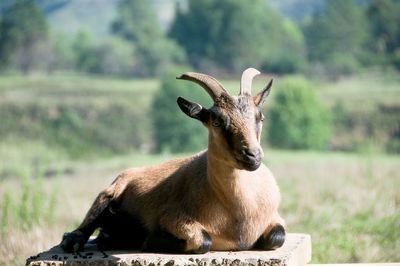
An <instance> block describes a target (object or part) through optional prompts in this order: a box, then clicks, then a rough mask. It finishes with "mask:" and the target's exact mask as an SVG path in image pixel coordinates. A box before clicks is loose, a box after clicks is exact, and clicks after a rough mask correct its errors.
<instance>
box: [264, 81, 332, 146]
mask: <svg viewBox="0 0 400 266" xmlns="http://www.w3.org/2000/svg"><path fill="white" fill-rule="evenodd" d="M275 93H276V95H275V99H274V102H273V104H272V106H271V110H270V111H269V128H268V130H267V132H268V141H269V143H270V144H271V145H272V146H275V147H278V148H288V149H322V148H324V147H326V145H327V143H328V140H329V137H330V134H331V119H330V116H329V113H328V111H327V110H326V109H325V108H324V107H323V106H322V105H321V103H320V102H319V100H318V98H317V97H316V95H315V93H314V91H313V90H312V89H311V87H310V85H309V84H308V83H307V82H306V81H305V80H303V79H298V78H296V79H286V80H283V81H282V82H280V85H279V87H278V88H277V90H275Z"/></svg>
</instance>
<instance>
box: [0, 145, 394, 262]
mask: <svg viewBox="0 0 400 266" xmlns="http://www.w3.org/2000/svg"><path fill="white" fill-rule="evenodd" d="M41 151H42V152H43V150H41ZM265 152H266V159H265V162H266V164H267V165H268V166H269V167H270V169H271V170H272V171H273V173H274V174H275V176H276V178H277V180H278V183H279V185H280V187H281V191H282V206H281V212H282V216H283V217H284V218H285V219H286V221H287V225H288V230H289V232H302V233H308V234H311V236H312V240H313V250H314V253H313V262H321V263H326V262H359V261H362V262H376V261H381V262H382V261H398V260H399V259H400V258H399V254H398V252H397V250H399V248H400V236H399V230H397V229H398V228H399V226H400V224H399V221H400V216H399V213H400V191H399V190H398V187H399V186H400V173H399V172H398V165H399V164H400V158H399V157H396V156H388V155H385V156H381V155H375V154H367V155H365V154H364V155H358V154H346V153H321V152H304V151H297V152H291V151H281V150H271V149H268V148H266V149H265ZM44 153H45V152H44ZM3 156H5V154H4V153H3ZM176 156H178V157H180V156H185V155H175V156H174V157H176ZM169 158H172V156H170V155H168V154H165V155H148V154H146V155H143V154H138V153H134V154H129V155H125V156H116V157H109V158H100V159H97V160H95V159H92V160H88V161H77V162H73V161H65V162H64V165H67V166H68V168H69V169H72V171H71V172H69V173H60V174H58V175H57V176H55V177H51V178H47V179H42V180H43V183H42V184H40V183H38V182H42V181H38V180H37V179H36V180H35V179H34V180H31V181H29V182H28V183H27V181H26V180H25V179H23V178H21V179H20V181H17V180H16V179H8V178H6V179H4V180H2V181H1V185H0V199H2V201H1V205H2V208H1V209H2V212H0V221H2V225H1V226H2V228H3V229H2V231H3V232H2V239H3V241H1V243H0V258H2V260H3V261H0V264H2V263H3V264H4V263H6V264H10V263H13V262H14V263H16V264H18V263H22V262H23V261H24V259H25V258H26V257H27V256H29V255H32V254H34V253H36V252H38V251H41V250H43V249H47V248H50V247H52V246H53V245H56V244H58V242H59V240H60V238H61V235H62V233H63V232H64V231H68V230H71V229H73V228H74V227H75V226H77V225H78V224H79V222H80V221H81V220H82V218H83V217H84V215H85V212H86V211H87V209H88V208H89V206H90V204H91V203H92V201H93V200H94V198H95V196H96V195H97V193H98V192H99V191H100V190H101V189H103V188H105V187H106V186H107V185H108V184H109V183H110V182H111V181H112V180H113V178H114V177H115V176H116V175H117V174H118V172H120V171H121V170H123V169H125V168H129V167H133V166H140V165H149V164H156V163H159V162H161V161H164V160H167V159H169ZM59 163H61V162H60V161H59ZM43 167H44V166H43ZM44 168H45V167H44ZM39 180H40V179H39ZM38 186H39V188H40V186H41V188H40V189H39V191H42V195H43V199H40V198H39V199H36V201H37V206H36V207H35V208H36V212H39V214H40V215H38V214H35V213H34V211H33V206H34V203H33V199H34V198H35V193H37V192H35V191H37V187H38ZM27 187H29V188H30V189H31V190H29V193H28V199H31V201H29V203H27V202H26V197H27V196H26V193H27V192H26V191H27V190H26V188H27ZM54 191H55V193H56V194H54ZM54 195H55V196H54ZM36 197H37V196H36ZM24 201H25V203H24ZM7 202H8V203H7ZM49 202H53V203H52V204H53V207H51V206H50V205H51V204H50V203H49ZM24 204H25V205H24ZM4 205H8V207H6V208H5V206H4ZM10 206H12V207H10ZM27 207H29V211H28V212H27V213H25V214H23V211H24V210H25V211H26V210H27ZM49 208H52V209H53V213H52V214H51V215H50V214H49V213H48V209H49ZM6 209H7V210H8V211H7V217H6V218H4V215H5V211H4V210H6ZM35 215H36V217H37V216H40V217H42V218H40V219H36V220H35V219H33V220H32V221H31V222H30V224H29V226H26V224H25V220H26V219H32V217H34V216H35ZM43 217H44V218H43ZM50 217H52V218H50ZM5 220H7V222H6V223H7V224H6V225H4V223H5ZM24 224H25V225H24ZM27 241H28V242H30V243H34V245H27V243H26V242H27ZM10 252H12V253H14V254H13V256H10Z"/></svg>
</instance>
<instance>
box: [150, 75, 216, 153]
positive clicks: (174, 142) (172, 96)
mask: <svg viewBox="0 0 400 266" xmlns="http://www.w3.org/2000/svg"><path fill="white" fill-rule="evenodd" d="M186 71H188V69H187V68H175V69H172V70H170V71H169V72H168V73H166V74H165V75H164V76H163V78H162V80H161V88H160V91H159V92H158V93H157V94H156V95H155V97H154V101H153V106H152V110H153V115H152V117H153V126H154V139H155V142H156V143H155V144H156V149H157V150H158V151H169V152H187V151H196V150H201V149H204V148H206V147H207V130H206V129H205V128H204V127H203V125H201V123H200V122H199V121H197V120H194V119H190V118H189V117H187V116H186V115H185V114H184V113H182V111H181V110H180V109H179V107H178V105H177V104H176V99H177V97H178V96H183V97H185V98H187V99H190V100H191V101H195V102H198V103H200V104H201V105H203V106H207V105H211V99H210V98H209V96H208V94H207V93H206V92H205V91H204V90H202V89H201V88H200V87H199V86H197V85H194V84H192V83H190V82H187V81H183V80H176V78H175V77H176V76H178V75H180V74H181V73H184V72H186Z"/></svg>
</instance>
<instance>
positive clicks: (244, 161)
mask: <svg viewBox="0 0 400 266" xmlns="http://www.w3.org/2000/svg"><path fill="white" fill-rule="evenodd" d="M262 159H263V153H262V152H261V150H260V149H242V150H241V152H240V154H238V155H237V156H236V160H237V161H238V163H239V164H240V165H241V166H242V167H243V169H245V170H247V171H255V170H257V169H258V167H260V165H261V162H262Z"/></svg>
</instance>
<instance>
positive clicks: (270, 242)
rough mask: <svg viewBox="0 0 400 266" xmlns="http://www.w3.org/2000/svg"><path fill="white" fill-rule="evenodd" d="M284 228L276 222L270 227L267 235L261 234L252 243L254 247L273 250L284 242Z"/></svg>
mask: <svg viewBox="0 0 400 266" xmlns="http://www.w3.org/2000/svg"><path fill="white" fill-rule="evenodd" d="M285 235H286V233H285V228H284V227H283V226H282V225H280V224H278V225H276V226H274V227H273V228H272V230H271V231H270V232H269V233H268V235H267V236H264V235H262V236H261V237H260V238H259V239H258V240H257V242H256V243H255V244H254V248H255V249H262V250H274V249H277V248H279V247H281V246H282V245H283V243H284V242H285Z"/></svg>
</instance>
